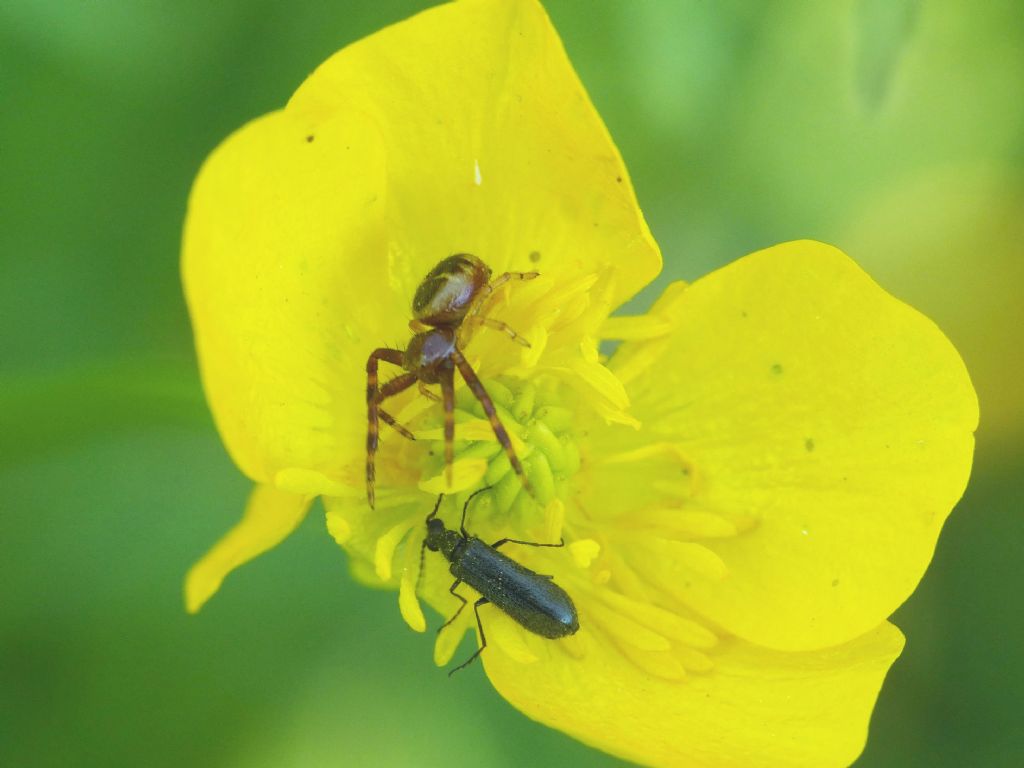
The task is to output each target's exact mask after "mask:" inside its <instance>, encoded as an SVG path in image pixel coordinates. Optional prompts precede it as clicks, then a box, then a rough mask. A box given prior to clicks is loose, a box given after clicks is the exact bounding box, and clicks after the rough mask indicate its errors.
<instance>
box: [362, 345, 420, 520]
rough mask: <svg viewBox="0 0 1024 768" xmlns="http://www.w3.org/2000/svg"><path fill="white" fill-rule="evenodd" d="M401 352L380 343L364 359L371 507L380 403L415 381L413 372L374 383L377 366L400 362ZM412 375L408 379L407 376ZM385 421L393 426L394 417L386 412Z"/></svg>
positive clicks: (367, 472)
mask: <svg viewBox="0 0 1024 768" xmlns="http://www.w3.org/2000/svg"><path fill="white" fill-rule="evenodd" d="M404 355H405V353H404V352H403V351H402V350H400V349H391V348H389V347H381V348H380V349H375V350H373V352H371V353H370V356H369V357H368V358H367V359H366V499H367V501H369V503H370V509H373V506H374V502H375V500H376V496H375V493H374V488H373V486H374V482H375V481H376V479H377V471H376V466H375V463H374V462H375V459H376V455H377V444H378V442H379V441H380V424H379V423H378V420H379V419H380V418H381V416H380V407H379V406H380V403H381V401H382V400H384V399H385V398H387V397H390V396H391V395H394V394H397V393H398V392H401V391H402V389H405V388H407V387H410V386H412V385H413V384H414V383H415V382H416V380H417V379H416V374H412V373H406V374H403V375H402V376H399V377H398V378H397V379H392V380H391V381H389V382H388V383H387V384H385V385H384V386H383V387H379V386H378V383H377V366H378V365H379V363H380V361H381V360H383V361H384V362H386V363H392V364H394V365H401V364H402V358H403V357H404ZM410 376H411V377H412V378H411V379H409V377H410ZM405 379H408V384H405V386H402V387H401V388H398V389H396V388H395V387H396V382H399V381H403V380H405ZM389 419H390V421H388V420H389ZM385 422H386V423H388V424H391V425H392V426H394V419H392V418H391V417H390V415H388V416H387V418H386V419H385Z"/></svg>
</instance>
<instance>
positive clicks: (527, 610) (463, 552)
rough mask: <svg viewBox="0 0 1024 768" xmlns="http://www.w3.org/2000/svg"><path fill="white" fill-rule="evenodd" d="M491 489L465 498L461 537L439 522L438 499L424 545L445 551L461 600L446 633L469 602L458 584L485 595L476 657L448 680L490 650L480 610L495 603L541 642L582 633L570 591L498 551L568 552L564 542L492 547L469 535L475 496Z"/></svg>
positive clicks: (477, 608) (477, 607)
mask: <svg viewBox="0 0 1024 768" xmlns="http://www.w3.org/2000/svg"><path fill="white" fill-rule="evenodd" d="M486 490H488V488H481V489H480V490H479V491H476V492H475V493H473V494H472V495H471V496H470V497H469V498H468V499H466V503H465V505H464V506H463V507H462V522H461V523H460V524H459V531H458V532H456V531H452V530H449V529H448V528H446V527H445V524H444V521H443V520H440V519H439V518H438V517H437V510H438V509H439V508H440V507H441V500H442V499H443V498H444V494H441V495H440V496H438V497H437V503H436V504H435V505H434V511H433V512H431V513H430V514H429V515H428V516H427V536H426V538H425V539H424V540H423V546H424V548H425V549H429V550H430V551H431V552H440V553H441V554H442V555H444V556H445V558H446V559H447V560H448V562H449V563H451V573H452V576H454V577H455V581H454V582H453V583H452V585H451V587H449V588H448V591H449V592H451V593H452V594H453V595H455V596H456V597H457V598H459V600H461V601H462V605H460V606H459V610H457V611H456V612H455V614H454V615H453V616H452V617H451V618H450V619H448V621H446V622H445V623H444V625H443V626H442V627H441V629H444V628H445V627H447V626H448V625H449V624H451V623H452V622H453V621H455V619H456V618H458V616H459V614H460V613H462V609H463V608H465V607H466V605H467V603H468V602H469V601H468V600H466V598H464V597H463V596H462V595H460V594H459V593H458V592H456V591H455V589H456V588H457V587H458V586H459V584H461V583H462V582H466V583H467V584H468V585H469V586H471V587H472V588H473V589H475V590H476V591H477V592H479V593H480V595H481V597H480V599H479V600H477V601H476V602H475V603H474V604H473V612H474V614H476V625H477V628H478V629H479V630H480V647H479V648H478V649H477V651H476V653H474V654H473V655H472V656H470V657H469V658H468V659H466V661H464V662H463V663H462V664H460V665H459V666H457V667H456V668H455V669H453V670H452V671H451V672H449V673H448V675H449V677H450V676H451V675H453V674H455V673H456V672H458V671H459V670H460V669H462V668H463V667H465V666H467V665H468V664H470V663H471V662H472V661H473V660H474V659H475V658H476V657H477V656H479V655H480V654H481V652H483V650H484V648H486V647H487V638H486V637H485V636H484V627H483V625H482V624H481V623H480V606H482V605H486V604H487V603H493V604H494V605H496V606H497V607H498V608H500V609H501V610H502V611H504V612H505V613H507V614H508V615H509V616H511V617H512V618H513V619H515V620H516V621H517V622H518V623H519V624H520V625H521V626H522V627H523V628H524V629H528V630H530V631H531V632H533V633H534V634H536V635H540V636H541V637H548V638H551V639H555V638H559V637H565V636H566V635H572V634H575V632H576V630H578V629H579V628H580V622H579V616H578V614H577V613H576V606H575V605H573V603H572V599H571V598H570V597H569V595H567V594H566V592H565V590H564V589H562V588H561V587H559V586H558V585H557V584H555V582H554V581H552V577H551V576H544V575H542V574H539V573H535V572H534V571H531V570H530V569H529V568H526V567H524V566H522V565H520V564H519V563H517V562H516V561H515V560H513V559H512V558H510V557H508V556H507V555H504V554H502V553H501V552H499V551H498V548H499V547H501V546H503V545H505V544H524V545H526V546H529V547H563V546H565V542H564V541H560V542H559V543H558V544H541V543H538V542H536V541H520V540H519V539H499V540H498V541H496V542H494V543H493V544H487V543H485V542H483V541H481V540H480V539H478V538H477V537H476V536H470V535H469V533H468V532H467V531H466V512H467V510H468V509H469V502H470V501H472V500H473V497H474V496H476V495H477V494H479V493H482V492H483V491H486ZM421 571H422V566H421ZM441 629H439V630H438V632H440V631H441Z"/></svg>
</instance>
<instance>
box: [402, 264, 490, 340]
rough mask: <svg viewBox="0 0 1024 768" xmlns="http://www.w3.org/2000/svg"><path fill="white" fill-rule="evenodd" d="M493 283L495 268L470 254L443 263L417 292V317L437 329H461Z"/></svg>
mask: <svg viewBox="0 0 1024 768" xmlns="http://www.w3.org/2000/svg"><path fill="white" fill-rule="evenodd" d="M490 279H491V268H490V267H488V266H487V265H486V264H484V263H483V262H482V261H481V260H480V259H478V258H477V257H476V256H473V255H472V254H470V253H456V254H454V255H452V256H449V257H448V258H446V259H442V260H441V261H440V262H439V263H438V264H437V266H435V267H434V268H433V269H432V270H430V272H428V273H427V276H426V277H425V278H423V282H421V283H420V285H419V287H418V288H417V289H416V295H415V296H413V300H412V312H413V317H415V318H416V319H417V320H419V321H420V322H421V323H424V324H425V325H431V326H434V327H435V328H436V327H442V326H450V325H457V324H458V323H459V322H460V321H461V320H462V318H464V317H465V316H466V313H467V312H469V310H470V308H471V307H472V306H473V302H474V301H475V300H476V298H477V296H478V295H479V294H480V292H481V291H482V290H483V289H484V288H485V287H486V286H487V283H488V281H489V280H490Z"/></svg>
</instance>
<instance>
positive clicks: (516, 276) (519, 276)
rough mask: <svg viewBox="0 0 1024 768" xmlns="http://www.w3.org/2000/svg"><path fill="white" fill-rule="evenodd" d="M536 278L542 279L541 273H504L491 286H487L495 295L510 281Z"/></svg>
mask: <svg viewBox="0 0 1024 768" xmlns="http://www.w3.org/2000/svg"><path fill="white" fill-rule="evenodd" d="M535 277H540V272H503V273H502V274H500V275H498V276H497V277H496V278H494V279H493V280H492V281H491V284H490V285H489V286H487V287H488V288H489V289H490V291H488V293H493V292H494V291H496V290H498V289H499V288H501V286H503V285H504V284H505V283H507V282H508V281H509V280H533V278H535Z"/></svg>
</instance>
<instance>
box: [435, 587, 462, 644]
mask: <svg viewBox="0 0 1024 768" xmlns="http://www.w3.org/2000/svg"><path fill="white" fill-rule="evenodd" d="M461 583H462V579H456V580H455V581H453V582H452V585H451V586H450V587H448V591H449V592H451V593H452V594H453V595H455V596H456V597H457V598H459V600H461V601H462V605H460V606H459V610H457V611H456V612H455V613H453V614H452V617H451V618H450V619H448V621H446V622H445V623H444V624H442V625H441V626H440V627H438V628H437V633H438V634H441V630H442V629H444V628H445V627H447V626H448V625H449V624H451V623H452V622H453V621H455V620H456V619H457V618H459V614H460V613H462V609H463V608H465V607H466V604H467V603H468V602H469V600H467V599H466V598H464V597H463V596H462V595H460V594H459V593H458V592H456V591H455V589H456V588H457V587H458V586H459V584H461Z"/></svg>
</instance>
